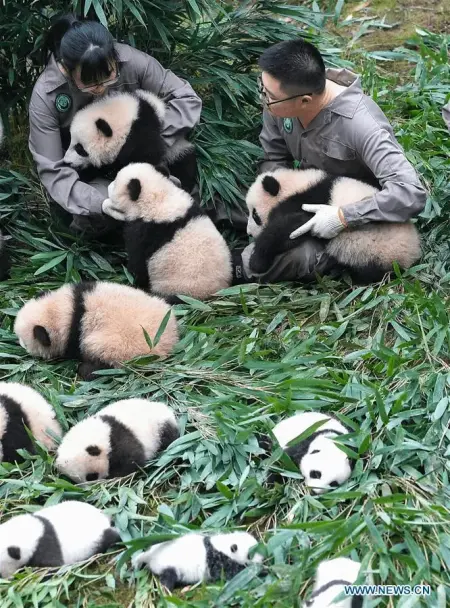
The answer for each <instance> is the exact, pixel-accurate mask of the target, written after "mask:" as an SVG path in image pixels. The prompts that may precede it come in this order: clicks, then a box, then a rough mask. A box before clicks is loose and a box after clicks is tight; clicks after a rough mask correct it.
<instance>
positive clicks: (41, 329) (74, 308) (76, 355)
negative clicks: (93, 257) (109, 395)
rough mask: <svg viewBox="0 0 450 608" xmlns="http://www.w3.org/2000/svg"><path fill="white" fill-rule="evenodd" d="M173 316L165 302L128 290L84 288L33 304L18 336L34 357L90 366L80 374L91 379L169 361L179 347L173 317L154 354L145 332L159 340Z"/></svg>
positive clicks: (21, 316)
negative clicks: (97, 373) (137, 361)
mask: <svg viewBox="0 0 450 608" xmlns="http://www.w3.org/2000/svg"><path fill="white" fill-rule="evenodd" d="M169 311H170V306H169V305H168V304H167V302H165V301H164V300H163V299H161V298H157V297H155V296H150V295H148V294H146V293H144V292H142V291H140V290H138V289H134V288H133V287H130V286H128V285H119V284H117V283H106V282H102V281H99V282H81V283H76V284H67V285H64V286H63V287H60V288H59V289H57V290H55V291H51V292H48V293H47V294H44V295H41V296H39V297H36V298H34V299H32V300H29V301H28V302H27V303H26V304H25V305H24V306H23V307H22V308H21V310H19V312H18V314H17V317H16V321H15V324H14V331H15V333H16V334H17V336H18V338H19V341H20V344H21V345H22V347H23V348H25V349H26V350H27V351H28V352H29V353H30V354H31V355H33V356H37V357H42V358H44V359H54V358H58V357H63V358H66V359H78V360H81V361H83V364H85V365H84V367H83V368H82V369H80V373H81V374H82V375H86V377H89V368H90V367H91V368H92V369H95V367H96V366H97V369H102V368H104V367H108V366H114V367H115V366H118V365H121V364H122V363H124V362H126V361H129V360H130V359H133V358H135V357H138V356H141V355H147V354H154V355H157V356H159V357H165V356H167V355H169V354H170V352H171V351H172V349H173V347H174V346H175V344H176V343H177V341H178V331H177V322H176V319H175V316H174V315H173V313H172V314H171V316H170V318H169V321H168V323H167V326H166V328H165V330H164V332H163V334H162V336H161V338H160V341H159V342H158V344H156V345H155V346H154V347H153V349H150V346H149V345H148V343H147V341H146V339H145V334H144V329H145V330H146V331H147V333H148V335H149V336H150V338H151V339H152V340H153V339H154V337H155V335H156V333H157V331H158V329H159V327H160V325H161V323H162V321H163V319H164V317H165V315H166V314H167V313H168V312H169ZM85 368H86V374H84V371H83V370H85ZM91 371H92V370H91Z"/></svg>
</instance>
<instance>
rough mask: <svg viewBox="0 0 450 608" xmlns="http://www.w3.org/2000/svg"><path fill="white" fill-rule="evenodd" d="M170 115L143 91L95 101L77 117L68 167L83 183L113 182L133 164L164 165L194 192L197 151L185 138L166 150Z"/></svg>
mask: <svg viewBox="0 0 450 608" xmlns="http://www.w3.org/2000/svg"><path fill="white" fill-rule="evenodd" d="M165 112H166V105H165V103H164V102H163V101H162V100H161V99H159V98H158V97H157V96H156V95H154V94H153V93H149V92H148V91H143V90H137V91H134V92H133V93H111V94H110V95H107V96H106V97H102V98H101V99H98V100H95V101H93V102H92V103H90V104H89V105H87V106H85V107H84V108H82V109H81V110H79V111H78V112H77V113H76V114H75V116H74V118H73V120H72V123H71V125H70V137H71V140H70V145H69V148H68V149H67V152H66V154H65V156H64V162H65V163H67V164H68V165H71V166H72V167H73V168H75V169H76V170H77V171H78V173H79V175H80V178H81V179H83V180H84V181H91V180H92V179H94V178H95V177H97V176H98V175H100V176H103V177H105V178H107V179H110V180H112V179H114V178H115V176H116V174H117V172H118V171H119V170H120V169H122V168H123V167H125V166H126V165H128V164H129V163H133V162H147V163H151V164H152V165H159V164H163V165H166V166H167V167H168V168H169V170H170V172H171V173H172V175H174V176H175V177H178V179H179V180H180V181H181V184H182V187H183V188H185V189H186V190H187V191H190V190H192V188H193V187H194V185H195V178H196V169H197V165H196V158H195V147H194V146H193V144H191V143H189V142H188V141H186V140H185V139H184V138H179V139H177V140H176V141H175V143H174V144H173V145H172V146H170V147H169V146H168V145H167V144H166V142H165V140H164V137H163V135H162V132H163V123H164V116H165Z"/></svg>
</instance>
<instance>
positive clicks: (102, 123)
mask: <svg viewBox="0 0 450 608" xmlns="http://www.w3.org/2000/svg"><path fill="white" fill-rule="evenodd" d="M95 125H96V127H97V129H98V130H99V131H100V132H101V133H103V135H104V136H105V137H112V134H113V132H112V129H111V127H110V126H109V124H108V123H107V122H106V120H104V119H103V118H98V119H97V120H96V121H95Z"/></svg>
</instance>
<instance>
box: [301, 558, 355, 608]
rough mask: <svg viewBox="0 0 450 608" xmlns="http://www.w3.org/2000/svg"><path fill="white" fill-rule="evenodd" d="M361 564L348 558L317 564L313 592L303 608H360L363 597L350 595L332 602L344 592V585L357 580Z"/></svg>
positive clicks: (351, 583)
mask: <svg viewBox="0 0 450 608" xmlns="http://www.w3.org/2000/svg"><path fill="white" fill-rule="evenodd" d="M360 568H361V564H359V563H358V562H355V561H353V560H352V559H349V558H348V557H337V558H335V559H330V560H326V561H323V562H321V563H320V564H319V566H318V568H317V573H316V580H315V584H314V588H313V592H312V594H311V597H310V598H309V600H308V601H306V602H305V604H304V606H305V608H361V606H362V605H363V597H362V596H361V595H352V596H347V597H344V598H343V599H342V600H340V601H339V602H335V601H334V600H335V599H336V598H337V597H338V596H339V595H340V594H341V593H342V592H345V585H353V584H354V583H355V581H356V580H357V578H358V575H359V571H360Z"/></svg>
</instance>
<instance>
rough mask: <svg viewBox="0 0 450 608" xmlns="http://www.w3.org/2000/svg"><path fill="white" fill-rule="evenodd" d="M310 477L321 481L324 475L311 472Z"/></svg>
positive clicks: (318, 472)
mask: <svg viewBox="0 0 450 608" xmlns="http://www.w3.org/2000/svg"><path fill="white" fill-rule="evenodd" d="M309 476H310V477H311V479H320V478H321V477H322V473H321V472H320V471H310V472H309Z"/></svg>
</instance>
